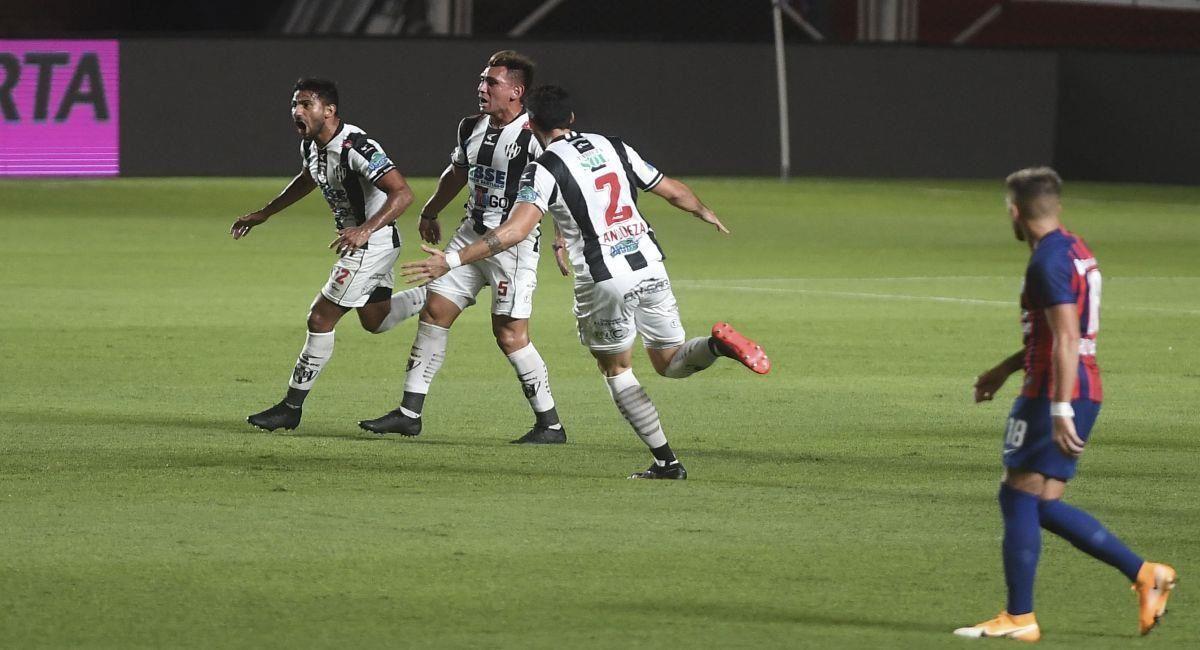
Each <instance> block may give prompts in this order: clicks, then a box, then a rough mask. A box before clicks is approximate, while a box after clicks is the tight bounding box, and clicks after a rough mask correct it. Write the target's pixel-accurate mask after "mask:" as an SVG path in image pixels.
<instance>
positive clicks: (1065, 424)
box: [1050, 417, 1087, 458]
mask: <svg viewBox="0 0 1200 650" xmlns="http://www.w3.org/2000/svg"><path fill="white" fill-rule="evenodd" d="M1050 419H1051V420H1053V421H1054V433H1053V434H1051V437H1052V438H1053V439H1054V444H1056V445H1058V449H1059V451H1061V452H1062V453H1064V454H1066V455H1068V456H1070V457H1071V458H1079V457H1080V456H1081V455H1083V447H1084V445H1086V444H1087V443H1086V442H1085V441H1084V440H1083V438H1080V437H1079V434H1078V433H1076V432H1075V419H1074V418H1069V417H1052V418H1050Z"/></svg>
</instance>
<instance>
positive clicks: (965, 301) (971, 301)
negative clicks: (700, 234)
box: [676, 278, 1200, 316]
mask: <svg viewBox="0 0 1200 650" xmlns="http://www.w3.org/2000/svg"><path fill="white" fill-rule="evenodd" d="M876 279H878V278H876ZM676 284H681V285H683V286H685V287H686V286H689V285H690V286H695V287H701V288H704V289H718V290H725V291H749V292H758V293H795V294H803V295H812V296H833V297H838V298H871V299H875V300H910V301H918V302H944V303H955V304H960V305H988V306H993V307H1005V308H1009V309H1012V308H1015V307H1017V302H1016V301H1015V300H983V299H980V298H956V297H953V296H916V295H910V294H903V293H874V292H867V291H832V290H827V289H797V288H792V287H747V286H740V285H736V284H715V283H709V282H697V281H690V280H684V281H682V282H676ZM1114 308H1115V309H1118V310H1121V311H1125V310H1128V311H1152V312H1158V313H1165V314H1183V315H1188V316H1200V309H1178V308H1174V307H1143V306H1138V305H1115V306H1114V305H1111V304H1109V305H1106V306H1105V307H1104V309H1106V310H1109V309H1114Z"/></svg>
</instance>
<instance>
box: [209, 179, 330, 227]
mask: <svg viewBox="0 0 1200 650" xmlns="http://www.w3.org/2000/svg"><path fill="white" fill-rule="evenodd" d="M316 186H317V183H316V181H314V180H313V178H312V176H311V175H309V173H308V168H304V169H301V170H300V173H299V174H296V177H295V178H293V179H292V182H290V183H288V184H287V187H285V188H283V191H282V192H280V193H279V196H276V197H275V198H273V199H271V202H270V203H268V204H267V205H265V206H264V207H263V208H262V209H261V210H257V211H255V212H251V213H250V214H248V215H246V216H244V217H241V218H239V219H238V220H237V221H234V222H233V225H232V226H230V227H229V234H231V235H233V238H234V239H241V238H242V237H245V236H246V235H247V234H248V233H249V232H250V229H251V228H253V227H255V226H257V225H259V224H261V223H264V222H266V220H267V219H270V218H271V216H272V215H274V214H276V213H277V212H280V211H282V210H283V209H284V208H286V207H288V206H289V205H291V204H293V203H295V202H296V201H299V200H300V199H302V198H304V197H305V196H308V193H309V192H311V191H313V188H315V187H316Z"/></svg>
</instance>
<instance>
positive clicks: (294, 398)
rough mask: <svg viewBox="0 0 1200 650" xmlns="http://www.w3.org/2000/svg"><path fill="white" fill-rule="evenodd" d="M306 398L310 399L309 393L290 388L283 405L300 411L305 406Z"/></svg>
mask: <svg viewBox="0 0 1200 650" xmlns="http://www.w3.org/2000/svg"><path fill="white" fill-rule="evenodd" d="M306 397H308V391H306V390H301V389H299V388H292V387H291V386H288V392H287V395H285V396H284V398H283V403H284V404H287V405H288V406H290V407H292V408H297V409H298V408H300V407H301V406H304V399H305V398H306Z"/></svg>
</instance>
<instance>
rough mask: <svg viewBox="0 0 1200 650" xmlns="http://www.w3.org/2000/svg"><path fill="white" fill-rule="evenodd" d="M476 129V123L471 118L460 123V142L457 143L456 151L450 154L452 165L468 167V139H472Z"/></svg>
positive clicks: (455, 145)
mask: <svg viewBox="0 0 1200 650" xmlns="http://www.w3.org/2000/svg"><path fill="white" fill-rule="evenodd" d="M474 127H475V123H474V122H473V121H472V120H471V118H469V117H468V118H465V119H463V121H461V122H459V123H458V140H456V141H455V144H454V151H451V152H450V164H451V165H454V166H455V167H467V166H468V165H469V164H470V161H469V160H467V138H468V137H470V135H471V130H472V129H473V128H474Z"/></svg>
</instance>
